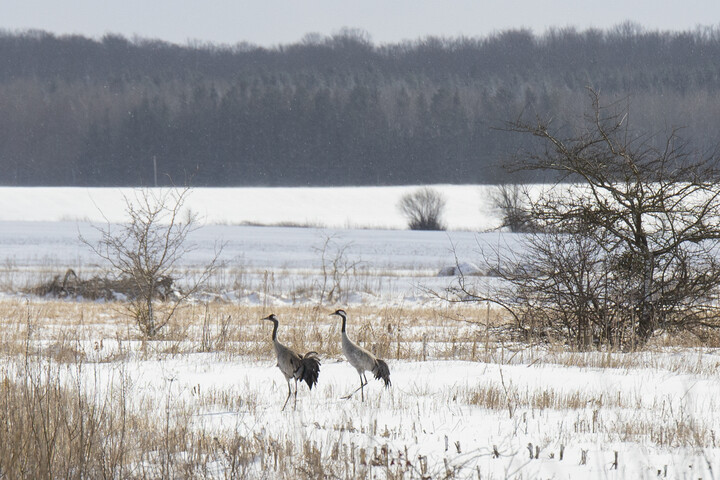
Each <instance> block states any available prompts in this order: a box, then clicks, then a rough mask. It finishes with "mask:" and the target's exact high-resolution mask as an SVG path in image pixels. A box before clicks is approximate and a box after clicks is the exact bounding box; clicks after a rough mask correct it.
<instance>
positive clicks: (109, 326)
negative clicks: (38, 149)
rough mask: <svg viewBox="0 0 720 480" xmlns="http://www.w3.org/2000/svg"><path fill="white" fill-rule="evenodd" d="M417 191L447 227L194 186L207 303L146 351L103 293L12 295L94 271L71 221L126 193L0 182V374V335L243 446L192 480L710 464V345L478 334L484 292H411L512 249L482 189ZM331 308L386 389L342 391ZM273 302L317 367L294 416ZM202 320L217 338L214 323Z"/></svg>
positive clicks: (9, 373) (11, 362)
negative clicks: (335, 287) (573, 344)
mask: <svg viewBox="0 0 720 480" xmlns="http://www.w3.org/2000/svg"><path fill="white" fill-rule="evenodd" d="M437 188H438V189H440V190H441V191H442V192H443V194H444V195H445V196H446V198H447V200H448V201H447V216H446V220H447V223H448V226H449V228H450V230H449V231H448V232H411V231H407V230H404V229H403V228H404V220H403V219H402V217H401V216H400V215H399V213H398V212H397V209H396V207H395V205H396V204H397V201H398V199H399V197H400V195H401V194H402V193H404V192H406V191H411V190H412V187H387V188H382V187H377V188H337V189H334V188H303V189H270V188H268V189H262V188H250V189H197V190H195V191H193V192H192V193H191V196H190V199H189V202H188V204H189V206H190V208H191V209H192V210H193V211H196V212H198V213H200V214H201V216H202V217H203V218H204V221H205V223H206V225H205V226H204V227H203V228H201V229H200V230H198V231H197V232H196V233H194V234H193V236H192V237H191V241H192V242H193V243H194V244H196V245H197V248H196V249H195V250H194V251H193V252H192V254H191V255H188V257H187V258H185V261H184V265H183V267H187V268H188V269H192V268H193V267H194V266H197V265H202V264H203V262H205V261H206V260H207V259H208V258H211V257H212V254H213V252H214V251H215V250H214V249H215V248H216V245H218V244H223V245H224V248H223V251H222V255H221V260H223V262H224V266H225V267H224V269H223V270H222V274H221V275H220V277H219V278H216V279H214V282H215V284H216V287H217V297H216V298H215V299H214V301H212V302H209V303H207V305H209V306H208V307H207V309H205V308H204V307H203V305H201V304H198V305H197V306H196V307H195V308H194V310H193V311H194V312H195V314H196V315H197V320H192V318H193V317H192V315H193V313H192V312H191V313H190V314H188V315H190V317H189V318H190V320H189V321H188V326H187V327H186V329H185V330H183V332H182V335H181V334H180V333H177V332H174V333H173V334H172V335H171V336H170V337H169V338H166V339H164V340H162V341H157V344H153V343H152V342H150V343H151V344H150V345H149V346H148V344H147V343H146V342H140V341H137V337H136V335H135V334H134V331H133V328H132V325H128V322H127V320H125V319H123V318H122V317H120V316H119V315H118V313H117V312H116V310H115V309H114V308H113V307H112V305H103V304H93V305H91V306H86V307H83V306H82V305H80V306H78V304H76V303H75V302H68V304H67V305H66V306H65V307H63V306H62V305H61V306H60V307H55V306H53V305H54V303H53V302H51V301H49V300H47V299H39V298H35V297H32V296H27V295H26V294H23V293H21V290H23V289H24V288H25V287H27V286H28V285H31V284H32V283H33V282H38V281H40V280H42V279H46V278H48V276H50V275H55V274H62V272H64V271H65V269H67V268H73V269H75V270H76V271H77V272H78V274H80V275H81V276H82V275H84V274H87V275H90V274H93V273H94V272H96V270H97V268H98V265H97V264H98V259H97V258H95V257H94V256H93V255H92V254H91V252H90V251H89V250H88V248H87V247H86V246H85V245H84V244H83V243H82V242H80V241H79V240H78V234H79V233H81V234H82V235H83V236H85V237H86V238H88V239H89V240H91V241H92V240H93V239H94V238H97V231H96V230H95V229H94V228H93V225H99V226H101V227H102V226H103V222H105V221H106V220H109V221H121V220H122V219H123V205H124V204H123V200H122V195H123V194H125V195H131V194H132V192H131V191H129V190H119V189H107V190H104V189H77V188H58V189H45V188H0V205H2V207H3V208H2V209H0V290H2V302H1V303H3V304H4V305H5V306H4V308H3V309H2V311H3V312H4V313H2V317H1V318H0V322H1V323H2V326H0V330H2V333H1V334H0V345H2V346H3V347H2V351H1V352H0V353H1V355H2V360H1V361H0V364H3V366H2V367H0V377H5V378H10V379H12V380H13V381H15V380H18V379H21V378H23V374H26V373H27V370H25V373H24V372H23V370H22V368H20V367H21V365H20V363H19V361H18V358H20V357H18V356H17V349H16V348H13V347H12V346H11V344H12V343H13V342H22V341H28V339H30V340H32V342H33V345H34V347H33V348H36V349H37V351H38V352H44V353H45V354H46V355H47V359H48V360H43V361H47V362H49V364H50V363H52V364H53V365H54V366H53V367H52V368H51V367H49V366H48V367H47V371H53V372H55V373H56V375H57V376H58V377H59V378H62V379H63V380H62V381H63V382H65V381H67V382H68V383H69V384H76V385H77V384H87V386H86V387H85V388H86V391H87V392H88V393H89V395H90V396H91V397H92V398H95V399H100V400H99V401H101V402H102V401H103V400H102V399H107V398H112V399H113V401H115V400H114V399H115V398H116V397H117V390H118V388H119V387H118V385H122V386H123V387H122V391H123V393H124V395H127V396H128V398H129V400H127V403H126V405H127V408H128V409H129V410H130V411H131V412H138V413H139V412H141V411H142V412H144V413H145V414H149V415H150V417H151V418H155V419H156V420H157V422H158V423H157V425H158V427H159V428H161V427H163V426H166V427H167V426H168V425H170V424H171V423H172V424H180V423H182V425H184V426H186V427H187V428H188V429H190V430H191V431H193V432H202V433H204V434H207V435H208V436H209V437H210V438H213V437H214V438H215V441H217V442H218V444H220V445H229V444H230V443H231V440H233V439H235V440H237V439H243V441H247V442H249V443H248V444H252V445H255V446H256V447H257V445H263V447H262V448H260V450H259V451H256V452H254V453H253V455H250V457H249V458H250V460H249V461H248V462H246V463H244V464H243V469H242V475H240V474H237V472H236V471H234V470H233V469H232V462H230V459H231V458H235V457H232V456H231V455H229V454H228V455H222V454H220V453H217V452H219V451H225V450H223V449H222V448H221V449H220V450H217V449H215V450H212V451H213V452H216V454H215V455H214V456H213V455H210V456H208V457H205V458H204V460H203V461H204V462H205V467H206V469H205V470H204V472H205V473H202V474H200V473H198V472H195V473H194V474H193V475H189V476H196V477H208V478H231V477H232V475H231V473H233V472H234V473H235V474H237V477H236V478H244V477H247V478H317V477H318V476H321V473H322V474H323V475H326V476H327V477H328V478H333V477H334V476H337V477H340V478H483V479H486V478H495V479H499V478H523V479H529V478H543V479H545V478H547V479H550V478H558V479H564V478H571V479H574V478H582V479H585V478H588V479H595V478H597V479H600V478H617V479H636V478H688V479H695V478H715V472H718V471H720V450H719V449H718V446H717V445H716V443H717V440H716V436H717V432H719V431H720V415H718V411H719V410H718V407H719V406H720V405H719V404H718V398H720V382H718V375H717V368H718V366H720V352H718V351H716V350H713V349H709V348H699V347H692V348H691V347H683V348H681V347H677V346H662V347H661V346H655V347H652V348H650V349H648V350H647V351H643V352H637V353H621V352H612V353H609V352H591V353H577V352H571V351H566V350H565V349H564V348H563V347H562V346H558V345H556V346H549V347H548V346H530V345H523V344H517V343H505V342H504V341H500V340H498V339H494V338H491V337H488V336H486V333H487V332H486V330H485V328H484V326H483V325H482V324H478V323H476V322H481V321H482V320H483V319H484V318H485V315H486V308H485V306H484V305H477V306H472V305H470V306H450V305H446V304H443V303H442V302H438V301H437V300H436V299H434V297H433V296H432V295H430V294H429V293H428V290H440V289H442V288H443V287H444V286H446V285H447V284H448V282H451V281H452V277H439V276H437V273H438V272H439V271H440V270H441V269H443V268H445V267H448V266H453V265H455V264H456V262H458V261H459V262H461V263H462V262H467V263H477V262H478V253H477V252H478V250H479V249H481V248H500V249H503V248H509V249H516V248H520V247H519V238H518V237H517V236H514V235H510V234H505V233H499V232H496V231H491V230H492V229H493V228H494V227H495V226H496V225H497V223H498V220H497V216H496V214H495V213H494V212H492V210H491V208H490V206H489V202H488V196H489V193H488V192H489V191H488V187H478V186H438V187H437ZM100 212H102V214H100ZM254 224H262V225H270V226H253V225H254ZM282 225H308V227H307V228H298V227H288V226H282ZM333 260H335V261H339V262H340V264H342V265H350V266H352V267H353V268H352V269H350V271H349V273H348V274H347V275H345V276H344V277H343V278H342V279H341V280H342V283H341V289H342V294H341V295H340V296H339V298H338V300H336V301H335V302H333V303H332V304H327V303H323V304H318V301H319V300H318V295H319V293H321V290H322V289H321V287H320V285H321V284H322V281H323V279H324V277H323V267H324V266H325V267H326V266H327V265H328V262H331V261H333ZM99 266H100V267H102V265H99ZM341 307H342V308H346V309H347V310H348V312H349V313H350V320H349V322H350V323H349V325H348V331H349V335H350V336H351V337H352V338H356V339H358V340H360V342H361V343H363V345H364V346H366V347H368V348H370V349H371V350H375V351H383V352H385V353H386V359H387V360H388V363H389V365H390V370H391V379H392V387H391V388H389V389H387V390H384V389H383V388H382V387H381V384H380V382H378V381H375V380H372V379H371V380H370V385H369V388H368V391H367V395H368V399H367V401H366V402H364V403H363V402H361V401H360V398H359V396H357V395H356V396H355V397H353V398H352V399H350V400H343V399H341V396H342V395H344V394H346V393H348V392H350V391H352V390H353V389H354V388H356V387H357V382H358V380H359V379H358V376H357V374H356V373H355V371H354V370H353V369H352V368H351V367H350V366H349V365H348V364H347V362H345V361H344V360H343V358H342V354H341V353H340V352H339V335H340V333H339V328H338V325H337V323H338V322H337V321H336V319H335V317H329V316H328V314H329V313H331V312H332V311H333V310H334V309H335V308H341ZM51 308H53V309H54V308H58V309H59V310H58V311H60V312H65V313H63V314H62V315H58V314H56V313H52V312H54V311H55V310H52V311H51V310H50V309H51ZM78 309H79V311H80V312H81V313H78ZM213 309H217V310H213ZM221 309H222V310H221ZM208 311H210V312H211V314H212V315H215V317H217V318H225V317H226V316H229V317H231V318H234V319H236V320H235V323H233V326H231V328H230V332H231V333H228V334H227V335H228V341H227V342H223V344H222V345H223V346H222V347H218V346H217V345H215V344H214V346H213V348H209V349H208V348H205V347H206V346H207V345H206V344H205V334H206V333H207V331H208V330H207V329H206V327H205V326H204V325H203V324H202V322H203V320H202V318H203V315H205V318H206V319H207V315H208V313H207V312H208ZM215 311H217V312H222V313H217V314H213V313H212V312H215ZM273 311H275V312H276V313H280V314H281V315H280V316H281V321H283V322H284V323H283V324H282V325H281V329H280V333H279V338H280V340H281V341H283V342H285V343H286V344H288V345H290V346H295V343H301V344H302V345H301V346H298V349H300V348H301V347H304V348H305V349H306V350H307V349H317V350H318V351H319V353H320V355H321V357H322V361H323V364H322V367H321V375H320V381H319V383H318V386H317V388H316V389H313V390H312V391H308V389H307V387H306V386H305V385H302V386H301V387H300V391H299V394H298V405H297V409H295V410H293V409H292V408H288V409H286V411H284V412H281V411H280V408H281V406H282V403H283V401H284V400H285V396H286V394H287V386H286V383H285V380H284V378H283V377H282V374H281V373H280V372H279V370H278V369H277V368H276V367H275V363H274V360H273V358H272V353H271V350H270V347H269V342H270V338H269V336H270V328H269V326H268V325H264V324H262V323H261V322H260V320H259V319H260V317H261V316H264V315H267V314H268V313H271V312H273ZM18 312H20V315H19V316H18ZM228 312H229V313H228ZM215 317H213V318H215ZM78 318H80V319H81V320H78ZM300 318H302V320H300ZM462 320H469V322H465V321H462ZM214 325H215V324H214ZM215 328H216V330H213V329H212V328H211V329H210V330H209V331H210V333H212V334H213V335H215V337H213V338H216V339H217V338H219V337H218V335H219V333H218V332H220V331H224V330H222V329H221V328H220V327H219V326H217V325H215ZM72 335H75V336H76V337H77V338H76V339H75V340H73V339H72ZM175 335H177V338H175ZM69 336H70V337H69ZM201 337H202V338H201ZM68 338H70V339H69V340H68ZM381 339H382V341H381ZM73 342H76V343H73ZM374 342H377V343H378V344H380V343H382V344H383V345H378V346H377V348H376V345H374ZM68 343H70V344H72V345H74V346H73V349H74V351H81V352H83V354H82V355H81V356H80V357H77V355H76V357H75V358H81V360H75V361H71V362H67V361H65V363H63V362H60V363H59V364H57V365H56V364H55V363H54V361H55V360H51V359H56V358H57V357H58V356H59V354H58V353H57V352H58V350H63V348H64V347H66V345H67V344H68ZM58 345H62V346H64V347H63V348H60V347H58ZM200 345H203V348H201V347H200ZM254 345H258V346H257V347H255V346H254ZM321 347H322V348H321ZM205 350H208V351H205ZM78 378H80V379H81V380H80V381H78V380H77V379H78ZM1 380H2V378H0V385H1V384H2V381H1ZM0 404H2V402H1V401H0ZM3 431H4V430H3ZM2 442H3V439H2V438H0V443H2ZM252 442H258V443H257V444H253V443H252ZM199 443H202V442H198V444H199ZM208 448H209V447H208ZM223 448H225V447H223ZM258 448H259V447H258ZM158 449H159V450H161V447H160V446H158ZM189 450H190V448H189ZM1 451H2V447H1V446H0V452H1ZM273 452H274V453H273ZM279 452H282V454H280V453H279ZM188 455H190V454H188ZM273 455H275V457H273ZM278 455H279V457H278ZM309 456H313V457H312V458H316V459H317V462H315V463H313V462H311V461H310V460H309ZM152 458H153V457H152V456H149V457H143V461H144V462H146V463H147V462H150V463H152ZM2 462H3V458H2V457H0V478H2V472H3V465H2ZM283 462H285V463H283ZM284 464H286V466H287V465H290V466H291V467H294V468H295V469H294V470H290V471H291V472H293V473H288V470H284V469H283V465H284ZM317 464H319V465H322V466H323V470H322V472H320V471H318V470H316V469H315V470H313V468H318V467H317ZM151 472H153V471H151ZM149 476H150V477H153V476H155V475H154V474H150V475H149ZM177 476H178V477H180V478H182V477H183V475H180V474H178V475H177Z"/></svg>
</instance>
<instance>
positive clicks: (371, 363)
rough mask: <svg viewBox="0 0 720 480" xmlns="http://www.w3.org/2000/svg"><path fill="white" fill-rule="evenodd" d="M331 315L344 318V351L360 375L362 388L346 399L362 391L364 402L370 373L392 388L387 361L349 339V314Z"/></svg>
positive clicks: (343, 312) (337, 313)
mask: <svg viewBox="0 0 720 480" xmlns="http://www.w3.org/2000/svg"><path fill="white" fill-rule="evenodd" d="M330 315H337V316H338V317H340V318H342V351H343V353H344V354H345V357H346V358H347V360H348V362H350V365H352V366H353V367H355V370H357V372H358V375H360V387H359V388H358V389H356V390H355V391H354V392H352V393H351V394H350V395H347V396H346V397H344V398H350V397H352V396H353V395H354V394H355V393H357V391H358V390H360V396H361V398H362V401H363V402H364V401H365V393H364V389H363V388H364V387H365V385H367V384H368V381H367V377H366V376H365V372H366V371H370V372H372V373H373V375H375V378H376V379H378V380H381V379H382V381H384V382H385V388H387V387H389V386H390V369H389V368H388V365H387V363H385V361H383V360H380V359H379V358H377V357H376V356H375V355H373V354H372V353H370V352H368V351H367V350H365V349H364V348H362V347H361V346H359V345H356V344H355V343H353V342H352V340H350V339H349V338H348V336H347V333H345V323H346V322H347V313H345V310H336V311H335V312H333V313H331V314H330Z"/></svg>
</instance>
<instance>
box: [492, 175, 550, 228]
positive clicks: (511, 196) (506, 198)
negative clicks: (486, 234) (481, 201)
mask: <svg viewBox="0 0 720 480" xmlns="http://www.w3.org/2000/svg"><path fill="white" fill-rule="evenodd" d="M490 195H491V201H492V203H493V206H494V207H495V208H496V209H497V210H499V212H500V214H501V215H502V222H503V223H502V227H506V228H508V229H509V230H510V231H511V232H516V233H523V232H534V231H537V230H538V228H539V227H538V225H536V223H535V222H534V221H533V218H532V216H531V215H530V208H529V203H530V198H529V195H528V192H527V189H526V188H525V187H523V186H522V185H518V184H517V183H513V184H508V183H503V184H500V185H497V186H496V187H495V188H494V189H493V190H492V193H491V194H490Z"/></svg>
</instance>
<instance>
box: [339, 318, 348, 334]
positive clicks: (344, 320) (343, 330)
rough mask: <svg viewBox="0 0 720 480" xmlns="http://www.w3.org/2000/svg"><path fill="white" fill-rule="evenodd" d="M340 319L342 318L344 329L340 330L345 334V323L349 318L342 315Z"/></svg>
mask: <svg viewBox="0 0 720 480" xmlns="http://www.w3.org/2000/svg"><path fill="white" fill-rule="evenodd" d="M340 318H342V329H341V330H340V331H341V332H342V333H345V322H346V321H347V318H346V317H345V315H341V316H340Z"/></svg>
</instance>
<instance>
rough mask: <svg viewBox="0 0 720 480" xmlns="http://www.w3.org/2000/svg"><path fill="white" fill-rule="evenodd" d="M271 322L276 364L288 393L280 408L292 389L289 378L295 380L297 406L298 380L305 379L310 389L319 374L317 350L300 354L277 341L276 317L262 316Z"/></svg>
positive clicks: (288, 397) (284, 405) (286, 400)
mask: <svg viewBox="0 0 720 480" xmlns="http://www.w3.org/2000/svg"><path fill="white" fill-rule="evenodd" d="M263 320H268V321H270V322H273V332H272V341H273V345H274V346H275V355H276V356H277V366H278V368H279V369H280V371H281V372H282V373H283V375H285V379H286V380H287V382H288V395H287V398H286V399H285V403H284V404H283V407H282V410H285V407H286V406H287V402H288V400H290V395H291V394H292V389H291V388H290V380H291V379H294V380H295V404H294V406H293V408H295V407H296V406H297V390H298V380H300V381H301V382H302V381H305V383H307V384H308V387H310V390H312V387H313V385H315V384H316V383H317V381H318V376H319V375H320V359H319V358H318V354H317V352H308V353H306V354H305V355H300V354H298V353H296V352H294V351H292V350H291V349H289V348H288V347H286V346H285V345H283V344H282V343H280V342H278V339H277V331H278V323H279V322H278V319H277V317H276V316H275V314H270V315H269V316H267V317H265V318H263Z"/></svg>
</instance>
